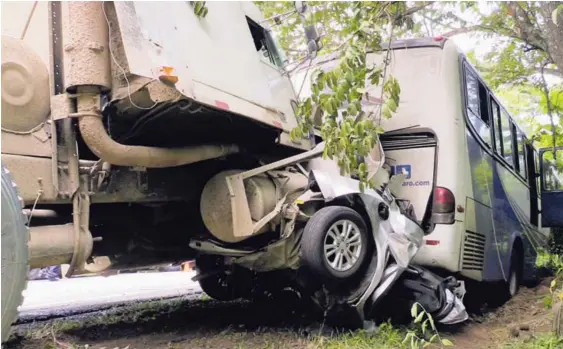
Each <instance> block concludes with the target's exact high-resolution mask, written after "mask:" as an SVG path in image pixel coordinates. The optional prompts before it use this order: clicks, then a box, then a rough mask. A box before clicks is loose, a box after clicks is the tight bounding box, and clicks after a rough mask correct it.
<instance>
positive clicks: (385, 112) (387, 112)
mask: <svg viewBox="0 0 563 349" xmlns="http://www.w3.org/2000/svg"><path fill="white" fill-rule="evenodd" d="M382 114H383V117H384V118H386V119H391V117H392V116H393V115H392V114H391V110H389V107H387V106H384V107H383V112H382Z"/></svg>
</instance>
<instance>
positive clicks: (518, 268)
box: [505, 247, 522, 300]
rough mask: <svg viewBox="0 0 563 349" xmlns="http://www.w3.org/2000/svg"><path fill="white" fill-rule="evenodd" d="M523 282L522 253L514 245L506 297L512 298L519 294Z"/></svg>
mask: <svg viewBox="0 0 563 349" xmlns="http://www.w3.org/2000/svg"><path fill="white" fill-rule="evenodd" d="M521 283H522V255H521V253H520V251H519V250H518V249H517V248H515V247H512V253H511V254H510V271H509V274H508V282H507V284H506V295H505V298H507V300H508V299H510V298H512V297H514V296H516V295H517V294H518V290H520V284H521Z"/></svg>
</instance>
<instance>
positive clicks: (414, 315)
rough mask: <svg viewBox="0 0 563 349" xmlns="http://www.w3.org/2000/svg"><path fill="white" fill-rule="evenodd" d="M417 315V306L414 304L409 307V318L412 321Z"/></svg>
mask: <svg viewBox="0 0 563 349" xmlns="http://www.w3.org/2000/svg"><path fill="white" fill-rule="evenodd" d="M417 315H418V304H416V303H414V304H413V305H412V307H411V317H412V318H413V319H414V318H416V317H417Z"/></svg>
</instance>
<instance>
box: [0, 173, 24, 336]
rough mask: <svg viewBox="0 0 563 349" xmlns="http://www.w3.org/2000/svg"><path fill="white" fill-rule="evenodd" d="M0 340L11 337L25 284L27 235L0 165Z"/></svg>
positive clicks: (12, 185)
mask: <svg viewBox="0 0 563 349" xmlns="http://www.w3.org/2000/svg"><path fill="white" fill-rule="evenodd" d="M1 171H2V192H1V194H0V195H1V196H2V240H1V241H2V292H1V293H2V296H1V298H2V317H1V321H2V333H1V334H2V341H3V342H5V341H6V340H7V339H8V336H9V334H10V329H11V326H12V323H13V322H14V321H15V320H16V318H17V316H18V306H20V305H21V303H22V302H23V294H22V293H23V291H24V289H25V287H26V283H27V272H28V261H27V258H28V256H27V255H28V251H27V242H28V240H29V232H28V229H27V226H26V223H25V218H24V217H25V216H24V214H23V211H22V208H23V204H22V200H21V199H20V198H19V196H18V192H17V189H16V185H15V183H14V182H13V180H12V176H11V174H10V171H8V169H7V168H6V167H4V166H2V169H1Z"/></svg>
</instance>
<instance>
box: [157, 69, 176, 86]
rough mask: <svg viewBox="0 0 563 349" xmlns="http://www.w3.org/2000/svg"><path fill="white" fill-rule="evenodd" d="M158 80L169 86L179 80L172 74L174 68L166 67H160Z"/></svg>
mask: <svg viewBox="0 0 563 349" xmlns="http://www.w3.org/2000/svg"><path fill="white" fill-rule="evenodd" d="M158 78H159V79H160V81H162V82H168V83H171V84H176V83H177V82H178V80H179V79H178V76H177V75H175V74H174V68H173V67H168V66H162V67H160V69H159V75H158Z"/></svg>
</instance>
